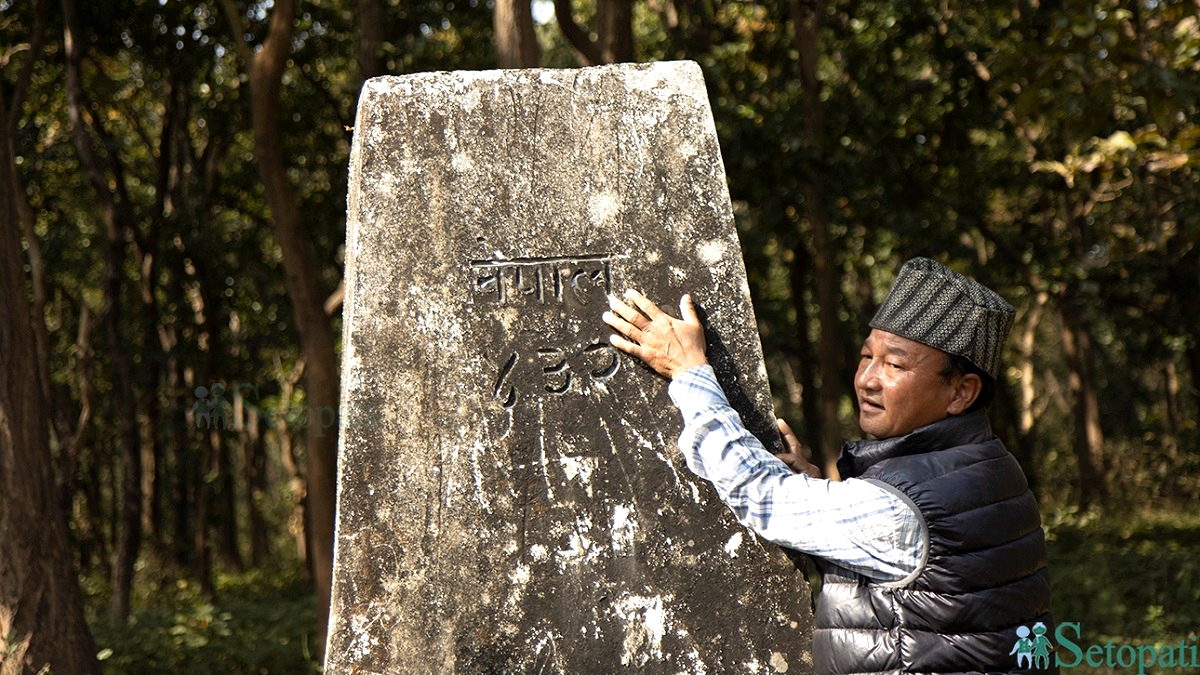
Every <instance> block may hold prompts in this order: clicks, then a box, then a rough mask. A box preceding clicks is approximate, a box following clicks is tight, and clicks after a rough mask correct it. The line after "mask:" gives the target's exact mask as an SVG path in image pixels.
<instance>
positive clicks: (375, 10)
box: [358, 0, 387, 82]
mask: <svg viewBox="0 0 1200 675" xmlns="http://www.w3.org/2000/svg"><path fill="white" fill-rule="evenodd" d="M386 18H387V6H386V4H385V2H384V0H358V30H359V33H358V72H359V75H360V76H361V77H362V80H363V81H364V82H365V81H367V80H369V79H371V78H372V77H379V76H380V75H386V74H387V61H386V59H384V58H383V52H382V48H383V41H384V40H385V39H386V38H387V24H386V23H385V19H386Z"/></svg>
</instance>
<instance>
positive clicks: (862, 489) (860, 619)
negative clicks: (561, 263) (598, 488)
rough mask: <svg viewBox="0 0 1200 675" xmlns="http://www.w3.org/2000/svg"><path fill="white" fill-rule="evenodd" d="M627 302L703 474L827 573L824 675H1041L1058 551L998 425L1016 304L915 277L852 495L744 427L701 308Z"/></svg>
mask: <svg viewBox="0 0 1200 675" xmlns="http://www.w3.org/2000/svg"><path fill="white" fill-rule="evenodd" d="M626 301H627V302H628V304H627V302H623V301H621V300H619V299H617V298H610V302H609V305H610V311H608V312H606V313H605V314H604V320H605V322H606V323H608V324H609V325H610V326H611V327H612V328H613V329H614V330H615V331H616V332H617V334H615V335H613V336H612V343H613V345H614V346H615V347H616V348H617V349H619V350H621V351H623V352H625V353H627V354H630V355H632V356H634V357H637V358H639V359H641V360H643V361H645V362H646V363H647V364H648V365H650V366H651V367H652V368H654V369H655V370H656V371H657V372H659V373H660V374H662V375H664V376H666V377H668V378H670V379H671V385H670V389H669V392H670V395H671V398H672V400H673V401H674V402H675V404H676V406H678V408H679V409H680V411H681V412H682V414H683V418H684V430H683V433H682V435H681V436H680V439H679V444H680V449H681V450H682V451H683V453H684V456H685V458H686V460H687V463H688V466H689V467H690V468H691V470H692V471H693V472H695V473H696V474H697V475H698V476H700V477H701V478H704V479H706V480H709V481H711V482H712V483H713V486H714V487H715V488H716V490H717V492H718V494H719V495H720V497H721V499H722V500H723V501H724V502H725V503H726V505H728V506H729V508H730V509H731V510H732V511H733V513H734V514H735V515H736V516H737V517H738V519H739V521H741V522H742V524H744V525H746V526H747V527H749V528H750V529H752V530H754V531H755V532H756V533H757V534H759V535H760V536H762V537H763V538H765V539H767V540H769V541H772V542H775V543H777V544H779V545H781V546H785V547H788V548H792V549H795V550H798V551H802V552H805V553H808V554H810V555H812V556H814V557H816V558H818V560H819V561H820V562H821V563H822V568H823V569H822V572H823V581H822V585H821V593H820V598H819V600H818V604H817V614H816V627H815V630H814V635H813V661H814V666H815V669H816V671H817V672H818V673H883V672H887V673H895V672H924V673H957V672H997V671H1028V670H1029V668H1028V666H1026V665H1024V664H1019V663H1018V661H1016V660H1015V659H1014V657H1013V656H1012V649H1013V645H1014V644H1015V643H1016V641H1017V640H1018V639H1019V636H1018V633H1017V630H1018V628H1020V627H1021V626H1025V625H1027V624H1033V623H1035V622H1042V623H1044V624H1045V625H1047V626H1052V625H1053V624H1052V623H1051V618H1050V613H1049V610H1050V584H1049V577H1048V574H1047V571H1046V544H1045V538H1044V535H1043V532H1042V529H1041V517H1040V515H1039V512H1038V508H1037V504H1036V502H1035V501H1034V498H1033V495H1032V493H1031V492H1030V491H1029V489H1028V486H1027V484H1026V480H1025V476H1024V474H1023V473H1022V471H1021V468H1020V466H1019V465H1018V464H1017V462H1016V460H1015V459H1014V458H1013V457H1012V455H1010V454H1009V453H1008V451H1007V450H1005V448H1004V445H1003V444H1002V443H1001V442H1000V441H999V439H997V438H996V437H995V436H994V435H993V434H992V432H991V428H990V426H989V424H988V420H987V416H986V411H985V408H986V407H987V405H988V404H989V403H990V402H991V398H992V396H993V395H994V391H995V379H996V377H997V375H998V373H999V367H1000V353H1001V351H1002V348H1003V345H1004V340H1005V338H1006V337H1007V336H1008V332H1009V330H1010V329H1011V328H1012V323H1013V317H1014V311H1013V308H1012V306H1011V305H1009V304H1008V303H1007V302H1005V301H1004V300H1003V299H1002V298H1000V296H998V295H997V294H996V293H994V292H993V291H991V290H990V289H988V288H986V287H985V286H983V285H981V284H979V283H978V282H976V281H974V280H972V279H968V278H966V277H964V276H962V275H960V274H958V273H956V272H954V271H952V270H950V269H948V268H946V267H945V266H943V265H941V264H939V263H937V262H934V261H932V260H928V259H925V258H916V259H914V260H910V261H909V262H907V263H905V264H904V266H903V267H902V268H901V269H900V273H899V274H898V275H897V278H896V282H895V284H894V285H893V287H892V289H891V291H890V292H889V293H888V296H887V298H886V299H885V300H884V302H883V305H882V306H881V307H880V309H879V311H878V312H877V313H876V315H875V317H874V318H873V319H872V320H871V322H870V325H871V328H872V330H871V333H870V334H869V335H868V336H867V339H866V341H865V342H864V344H863V347H862V360H861V361H860V362H859V365H858V372H857V374H856V376H855V378H854V390H855V394H856V397H857V399H858V408H859V416H858V420H859V426H861V427H862V430H863V432H864V433H866V434H867V435H869V436H871V437H872V438H871V439H870V440H861V441H855V442H850V443H847V444H846V445H845V446H844V447H843V449H842V454H841V457H840V458H839V459H838V470H839V472H840V473H841V475H842V477H843V478H844V479H845V480H843V481H841V482H835V481H829V480H824V479H822V478H820V477H819V476H820V473H819V471H818V470H817V468H816V467H815V466H813V465H812V464H809V463H808V462H807V461H806V460H804V458H803V451H802V449H801V448H800V444H799V442H798V441H797V439H796V437H795V434H793V433H792V431H791V429H789V428H788V427H787V425H786V424H785V423H783V422H782V421H780V422H779V425H780V433H781V435H782V436H783V440H784V443H785V445H786V447H787V450H788V452H787V453H785V454H784V455H780V456H778V457H776V456H775V455H772V454H771V453H770V452H768V451H767V450H766V449H765V448H764V447H763V445H762V444H761V443H760V442H759V441H758V439H756V438H755V437H754V436H753V435H752V434H750V433H749V432H748V431H746V429H745V428H744V427H743V426H742V423H741V419H740V418H739V417H738V414H737V413H736V412H734V411H733V409H732V408H731V407H730V406H729V403H728V401H727V400H726V398H725V395H724V393H723V392H722V391H721V387H720V385H719V384H718V383H717V380H716V377H715V376H714V374H713V371H712V368H711V367H710V366H709V365H708V363H707V360H706V358H705V347H706V345H705V341H704V329H703V327H702V326H701V324H700V321H699V319H698V317H697V314H696V310H695V307H694V305H693V304H692V300H691V298H690V297H689V296H687V295H685V296H683V298H682V299H681V300H680V312H681V313H682V317H683V318H682V319H675V318H673V317H671V316H668V315H667V314H665V313H664V312H662V311H661V310H660V309H659V308H658V307H657V306H655V305H654V303H652V302H650V301H649V300H648V299H646V298H645V297H644V296H642V295H641V294H640V293H637V292H636V291H629V292H627V293H626ZM1049 670H1051V671H1055V672H1056V671H1057V668H1054V667H1050V668H1049Z"/></svg>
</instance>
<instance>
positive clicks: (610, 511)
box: [326, 62, 811, 674]
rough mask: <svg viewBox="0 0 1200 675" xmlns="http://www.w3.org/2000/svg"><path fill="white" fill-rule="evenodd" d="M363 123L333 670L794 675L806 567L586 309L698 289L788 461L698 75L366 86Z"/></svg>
mask: <svg viewBox="0 0 1200 675" xmlns="http://www.w3.org/2000/svg"><path fill="white" fill-rule="evenodd" d="M356 124H357V126H356V132H355V140H354V148H353V155H352V166H351V174H350V198H349V218H348V220H349V231H348V235H347V255H346V288H347V302H346V306H345V310H344V321H345V333H344V339H343V358H344V365H343V367H344V371H343V394H342V416H341V419H342V428H341V455H340V477H339V480H340V483H339V495H338V524H337V527H338V531H337V551H336V564H335V578H334V597H333V610H332V616H331V621H330V625H331V629H330V635H329V642H328V648H327V657H326V668H327V671H326V672H329V673H332V674H338V673H429V672H439V673H451V672H457V673H509V672H513V673H609V672H617V671H624V670H637V671H639V672H648V673H689V674H690V673H738V672H748V673H775V672H789V673H797V672H810V671H811V665H810V663H811V662H810V660H809V658H808V655H807V650H808V646H809V644H810V643H811V641H810V630H811V628H810V622H811V617H810V613H809V592H808V586H807V584H806V583H805V582H804V580H803V577H802V576H800V575H799V574H798V573H797V572H796V571H795V570H794V568H793V567H792V565H791V563H790V562H789V561H788V560H787V558H786V557H785V556H784V555H783V554H782V553H781V552H780V551H778V550H777V549H775V548H774V547H769V546H763V545H760V544H759V543H758V542H757V541H756V540H755V538H754V537H753V535H751V534H750V533H749V532H748V531H746V530H744V529H743V528H742V527H741V526H739V525H738V524H737V523H736V522H735V521H734V520H733V518H732V516H731V515H730V514H729V512H728V511H727V509H726V508H725V507H724V506H723V505H722V504H721V503H720V501H719V500H718V499H717V498H716V495H715V493H714V492H713V490H712V487H711V486H710V485H708V484H707V483H704V482H703V481H700V480H698V479H697V478H695V477H694V476H693V475H692V474H691V473H690V472H689V471H688V470H687V468H686V467H685V466H684V464H683V460H682V458H681V456H680V454H679V452H678V450H677V449H676V447H675V442H676V438H677V436H678V434H679V431H680V428H681V424H680V421H679V419H678V417H679V415H678V413H677V412H676V410H675V409H674V408H673V407H672V405H671V402H670V399H669V398H668V397H667V382H666V381H665V380H664V379H662V378H661V377H659V376H657V375H655V374H654V373H653V372H651V371H650V370H648V369H647V368H646V367H645V366H643V365H641V364H639V363H637V362H635V361H633V360H631V359H629V358H628V357H625V356H623V355H618V354H617V353H616V352H615V350H613V349H612V348H611V347H610V346H608V343H607V337H608V335H609V333H610V331H609V330H608V328H607V326H605V325H604V323H603V322H602V321H601V319H600V316H601V312H602V311H603V310H604V308H605V305H606V303H605V294H606V293H608V292H610V291H612V292H618V293H619V292H620V291H622V290H624V289H625V288H630V287H632V288H638V289H640V290H642V291H643V292H645V293H646V294H647V295H649V296H650V297H651V298H653V299H655V300H657V301H659V302H660V304H662V305H663V306H664V307H667V308H669V309H670V310H671V312H672V313H675V314H677V312H678V309H677V300H678V298H679V296H680V294H681V293H683V292H691V293H692V294H693V295H694V297H695V298H696V300H697V302H698V303H699V304H700V305H701V307H702V309H703V311H704V313H705V315H706V321H707V324H708V327H709V329H710V330H709V338H710V342H711V350H710V352H711V353H710V356H711V357H712V359H713V361H714V363H715V366H716V367H717V369H718V371H719V374H720V377H721V378H722V381H723V383H724V384H725V386H726V388H727V390H729V391H730V392H731V394H732V395H733V396H732V398H733V400H734V401H735V404H736V406H737V407H738V408H739V411H740V412H741V413H742V414H743V416H744V418H745V419H746V420H747V421H748V422H749V424H750V425H751V427H752V429H754V430H755V431H756V433H757V434H758V435H759V437H760V438H763V439H765V440H767V441H768V442H769V443H771V444H773V445H777V442H778V439H777V437H776V436H775V434H774V432H773V431H772V429H773V427H772V419H773V418H772V417H771V413H770V408H771V404H770V396H769V392H768V387H767V380H766V373H765V371H764V369H763V366H762V354H761V346H760V343H759V339H758V334H757V331H756V327H755V323H754V316H753V312H752V309H751V306H750V297H749V292H748V288H747V285H746V281H745V270H744V267H743V263H742V258H741V251H740V248H739V245H738V241H737V236H736V233H735V231H734V226H733V216H732V212H731V209H730V203H729V195H728V191H727V188H726V184H725V175H724V169H723V167H722V163H721V157H720V149H719V147H718V145H717V139H716V133H715V130H714V127H713V122H712V116H711V112H710V109H709V105H708V99H707V95H706V92H705V88H704V82H703V78H702V75H701V73H700V70H699V68H698V67H697V66H696V65H695V64H694V63H690V62H678V63H660V64H654V65H622V66H608V67H600V68H587V69H582V70H526V71H493V72H476V73H465V72H456V73H438V74H420V75H412V76H405V77H389V78H378V79H374V80H371V81H370V82H368V83H367V85H366V88H365V91H364V93H363V96H362V99H361V103H360V106H359V111H358V120H357V123H356Z"/></svg>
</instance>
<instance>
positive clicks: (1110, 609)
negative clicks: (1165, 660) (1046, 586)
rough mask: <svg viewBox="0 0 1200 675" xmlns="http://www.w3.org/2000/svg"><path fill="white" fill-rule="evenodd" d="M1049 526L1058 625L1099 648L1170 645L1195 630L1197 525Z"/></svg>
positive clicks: (1130, 521) (1177, 516)
mask: <svg viewBox="0 0 1200 675" xmlns="http://www.w3.org/2000/svg"><path fill="white" fill-rule="evenodd" d="M1070 520H1071V521H1072V522H1071V524H1065V523H1064V524H1059V525H1051V526H1050V527H1049V537H1050V544H1049V549H1050V573H1051V579H1052V584H1053V610H1054V615H1055V619H1056V620H1058V621H1073V622H1077V623H1079V624H1081V628H1082V630H1083V631H1084V634H1085V636H1087V637H1089V639H1093V640H1099V641H1100V642H1101V643H1103V641H1104V640H1107V639H1109V638H1114V639H1116V638H1122V639H1123V641H1124V642H1126V643H1132V642H1138V641H1141V642H1153V641H1155V640H1161V641H1164V642H1166V643H1172V644H1173V643H1175V642H1178V641H1179V640H1180V639H1183V638H1186V637H1187V636H1189V635H1191V634H1193V633H1194V632H1195V630H1196V627H1197V626H1200V559H1198V558H1197V555H1196V553H1197V551H1200V517H1198V516H1197V515H1196V514H1195V513H1178V512H1162V513H1159V514H1156V515H1140V516H1136V517H1130V518H1117V519H1113V518H1100V517H1096V516H1092V517H1090V518H1083V519H1079V518H1075V517H1072V518H1071V519H1070Z"/></svg>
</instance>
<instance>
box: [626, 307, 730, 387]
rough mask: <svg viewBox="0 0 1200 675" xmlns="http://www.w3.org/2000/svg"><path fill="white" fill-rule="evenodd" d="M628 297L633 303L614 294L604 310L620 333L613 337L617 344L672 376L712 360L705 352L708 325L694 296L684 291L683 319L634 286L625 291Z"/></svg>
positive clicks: (669, 376)
mask: <svg viewBox="0 0 1200 675" xmlns="http://www.w3.org/2000/svg"><path fill="white" fill-rule="evenodd" d="M625 300H626V301H627V302H628V303H629V304H625V302H622V301H621V300H620V299H618V298H617V297H615V296H611V295H610V296H609V298H608V306H609V310H610V311H607V312H605V313H604V323H607V324H608V325H609V326H611V327H612V328H613V330H615V331H617V333H618V334H617V335H613V336H612V338H611V340H610V341H611V342H612V345H613V346H614V347H616V348H617V349H619V350H621V351H623V352H625V353H626V354H629V355H630V356H636V357H637V358H639V359H641V360H643V361H645V362H646V365H648V366H650V367H651V368H653V369H654V370H655V371H657V372H658V373H659V374H660V375H664V376H666V377H668V378H670V379H675V376H676V375H678V374H679V373H682V372H683V371H685V370H688V369H689V368H695V367H696V366H702V365H705V364H706V363H708V359H707V358H706V357H705V356H704V350H705V348H706V345H705V342H704V326H703V325H702V324H701V323H700V317H699V316H698V315H697V314H696V307H695V305H693V304H692V298H691V296H689V295H684V296H683V297H682V298H680V300H679V311H680V313H681V314H682V315H683V319H676V318H674V317H672V316H670V315H669V314H667V313H665V312H663V311H662V310H661V309H659V308H658V305H655V304H654V303H653V302H651V301H650V300H649V299H647V298H646V296H644V295H642V294H641V293H638V292H637V291H634V290H628V291H625ZM631 305H632V306H631Z"/></svg>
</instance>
